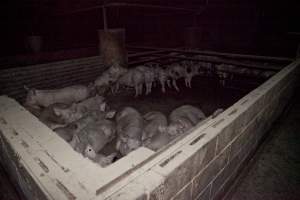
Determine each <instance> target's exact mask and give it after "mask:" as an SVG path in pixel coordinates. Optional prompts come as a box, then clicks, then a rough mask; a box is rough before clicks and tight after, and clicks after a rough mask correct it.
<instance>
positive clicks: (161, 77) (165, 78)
mask: <svg viewBox="0 0 300 200" xmlns="http://www.w3.org/2000/svg"><path fill="white" fill-rule="evenodd" d="M154 72H155V77H156V79H157V80H158V81H159V83H160V85H161V91H162V92H163V93H165V92H166V86H165V84H166V83H167V85H168V87H169V88H171V83H170V80H169V75H168V72H167V71H166V70H164V69H162V68H161V67H158V66H157V67H155V68H154Z"/></svg>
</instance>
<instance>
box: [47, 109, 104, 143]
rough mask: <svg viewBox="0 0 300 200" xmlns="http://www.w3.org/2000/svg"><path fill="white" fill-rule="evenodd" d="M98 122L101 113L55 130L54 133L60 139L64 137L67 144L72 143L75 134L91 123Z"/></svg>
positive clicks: (88, 115) (89, 115)
mask: <svg viewBox="0 0 300 200" xmlns="http://www.w3.org/2000/svg"><path fill="white" fill-rule="evenodd" d="M97 120H99V113H97V112H91V113H89V114H87V115H86V116H84V117H82V118H80V119H78V120H77V121H74V122H72V123H70V124H68V125H66V126H63V127H58V128H55V129H54V130H53V131H54V132H56V133H57V134H58V135H59V136H60V137H62V138H63V139H64V140H66V141H67V142H70V141H71V140H72V138H73V135H74V134H75V133H78V132H79V131H81V130H82V129H83V128H84V127H86V126H87V125H88V124H89V123H92V122H96V121H97ZM100 120H101V119H100Z"/></svg>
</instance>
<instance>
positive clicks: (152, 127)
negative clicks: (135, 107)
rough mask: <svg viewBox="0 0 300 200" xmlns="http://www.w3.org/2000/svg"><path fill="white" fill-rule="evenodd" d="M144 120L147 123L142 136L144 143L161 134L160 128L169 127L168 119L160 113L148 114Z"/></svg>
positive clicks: (152, 112)
mask: <svg viewBox="0 0 300 200" xmlns="http://www.w3.org/2000/svg"><path fill="white" fill-rule="evenodd" d="M143 118H144V122H145V124H144V129H143V135H142V140H143V141H144V140H146V139H148V138H152V137H153V136H155V135H156V134H157V133H159V130H158V127H159V126H167V125H168V121H167V117H166V116H165V115H164V114H163V113H161V112H159V111H151V112H148V113H146V114H145V115H144V116H143Z"/></svg>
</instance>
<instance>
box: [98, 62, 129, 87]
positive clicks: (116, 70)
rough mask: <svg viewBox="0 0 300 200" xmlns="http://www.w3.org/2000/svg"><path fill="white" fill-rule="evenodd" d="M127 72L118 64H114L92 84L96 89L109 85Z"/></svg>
mask: <svg viewBox="0 0 300 200" xmlns="http://www.w3.org/2000/svg"><path fill="white" fill-rule="evenodd" d="M126 72H127V69H126V68H123V67H121V66H119V65H118V64H114V65H112V66H111V67H109V68H108V69H107V70H106V71H104V72H103V73H102V74H101V75H100V76H99V77H97V79H96V80H95V82H94V85H95V86H96V87H100V86H106V85H110V84H112V83H115V82H116V81H117V80H118V78H119V77H120V76H121V75H123V74H125V73H126Z"/></svg>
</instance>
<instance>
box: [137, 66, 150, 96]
mask: <svg viewBox="0 0 300 200" xmlns="http://www.w3.org/2000/svg"><path fill="white" fill-rule="evenodd" d="M135 69H136V70H138V71H140V72H141V73H143V77H144V83H145V85H146V95H147V94H150V93H151V90H152V84H153V83H154V81H155V71H154V69H153V68H151V67H147V66H144V65H141V66H137V67H136V68H135Z"/></svg>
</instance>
